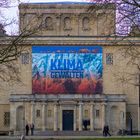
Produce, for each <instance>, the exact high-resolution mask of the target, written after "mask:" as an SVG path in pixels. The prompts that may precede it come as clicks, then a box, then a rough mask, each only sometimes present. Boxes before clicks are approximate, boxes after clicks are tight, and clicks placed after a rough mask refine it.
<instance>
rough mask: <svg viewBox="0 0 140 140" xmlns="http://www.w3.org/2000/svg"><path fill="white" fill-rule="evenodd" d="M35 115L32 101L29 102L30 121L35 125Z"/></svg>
mask: <svg viewBox="0 0 140 140" xmlns="http://www.w3.org/2000/svg"><path fill="white" fill-rule="evenodd" d="M35 117H36V114H35V102H34V101H32V102H31V123H33V124H34V125H35Z"/></svg>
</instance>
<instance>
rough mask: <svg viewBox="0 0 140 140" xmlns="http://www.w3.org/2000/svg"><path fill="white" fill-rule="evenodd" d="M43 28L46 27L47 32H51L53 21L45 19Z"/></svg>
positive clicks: (48, 18) (49, 18)
mask: <svg viewBox="0 0 140 140" xmlns="http://www.w3.org/2000/svg"><path fill="white" fill-rule="evenodd" d="M45 27H46V29H47V30H53V20H52V18H51V17H46V19H45Z"/></svg>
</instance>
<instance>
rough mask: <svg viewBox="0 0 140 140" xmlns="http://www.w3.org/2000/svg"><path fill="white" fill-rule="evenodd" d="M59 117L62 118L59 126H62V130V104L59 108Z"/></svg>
mask: <svg viewBox="0 0 140 140" xmlns="http://www.w3.org/2000/svg"><path fill="white" fill-rule="evenodd" d="M59 118H60V120H59V121H60V122H59V128H60V131H62V130H63V128H62V105H61V104H60V108H59Z"/></svg>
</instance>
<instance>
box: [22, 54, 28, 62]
mask: <svg viewBox="0 0 140 140" xmlns="http://www.w3.org/2000/svg"><path fill="white" fill-rule="evenodd" d="M21 59H22V64H29V53H28V52H25V53H22V54H21Z"/></svg>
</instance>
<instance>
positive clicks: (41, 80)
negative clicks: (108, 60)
mask: <svg viewBox="0 0 140 140" xmlns="http://www.w3.org/2000/svg"><path fill="white" fill-rule="evenodd" d="M102 67H103V64H102V47H100V46H32V92H33V93H36V94H96V93H102Z"/></svg>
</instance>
